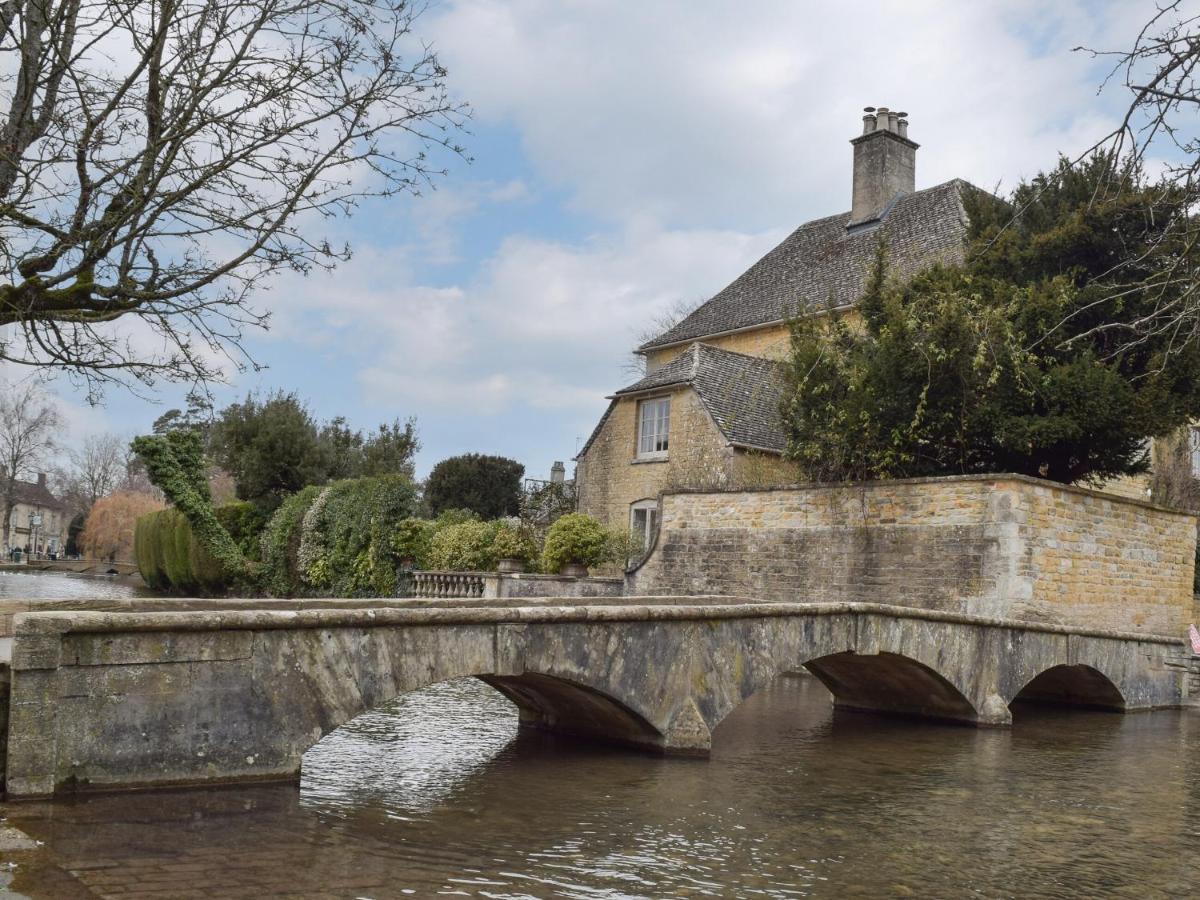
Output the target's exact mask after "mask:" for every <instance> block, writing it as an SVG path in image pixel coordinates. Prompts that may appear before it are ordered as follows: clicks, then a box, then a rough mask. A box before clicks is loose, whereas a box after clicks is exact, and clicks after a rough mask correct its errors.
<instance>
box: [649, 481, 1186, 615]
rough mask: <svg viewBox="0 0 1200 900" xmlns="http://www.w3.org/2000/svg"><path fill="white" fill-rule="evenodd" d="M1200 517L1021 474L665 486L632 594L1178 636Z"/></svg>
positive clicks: (1184, 612)
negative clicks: (689, 489)
mask: <svg viewBox="0 0 1200 900" xmlns="http://www.w3.org/2000/svg"><path fill="white" fill-rule="evenodd" d="M1195 547H1196V518H1195V517H1194V516H1191V515H1188V514H1185V513H1181V512H1176V511H1172V510H1167V509H1162V508H1159V507H1155V506H1152V505H1150V504H1147V503H1143V502H1138V501H1136V500H1132V499H1126V498H1118V497H1113V496H1111V495H1106V494H1102V493H1099V492H1095V491H1090V490H1086V489H1082V488H1075V487H1068V486H1064V485H1057V484H1053V483H1049V482H1044V481H1040V480H1037V479H1032V478H1026V477H1023V476H1016V475H994V476H970V477H957V478H935V479H907V480H897V481H890V482H873V483H866V484H858V485H807V486H799V487H790V488H779V489H767V490H759V491H738V492H725V493H686V492H684V493H674V494H666V495H664V496H663V498H662V520H661V526H660V530H659V536H658V540H657V543H656V545H655V547H654V549H653V550H652V552H651V553H650V555H649V556H648V557H647V559H646V560H645V561H644V562H643V564H642V565H641V566H640V567H639V568H637V569H636V570H634V571H633V572H631V573H630V574H629V575H628V576H627V584H626V593H628V594H631V595H638V594H640V595H655V594H724V595H737V596H746V597H753V598H755V599H757V600H761V601H807V602H875V603H887V604H894V605H898V606H905V607H915V608H920V609H931V610H941V611H945V612H956V613H963V614H971V615H983V616H992V617H997V618H1004V619H1011V620H1017V621H1029V622H1044V623H1055V624H1062V625H1077V626H1083V627H1091V628H1102V629H1114V630H1123V631H1134V632H1138V631H1141V632H1146V633H1158V634H1179V633H1181V630H1182V629H1184V628H1186V626H1187V623H1188V622H1189V621H1190V619H1191V617H1192V615H1193V596H1192V575H1193V567H1194V563H1195Z"/></svg>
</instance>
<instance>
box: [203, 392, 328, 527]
mask: <svg viewBox="0 0 1200 900" xmlns="http://www.w3.org/2000/svg"><path fill="white" fill-rule="evenodd" d="M209 453H210V455H211V457H212V459H213V461H214V462H215V463H216V464H217V465H219V466H220V467H221V468H222V469H224V470H225V471H227V472H229V473H230V474H231V475H232V476H233V480H234V484H235V485H236V487H237V495H238V498H239V499H242V500H249V501H251V502H253V503H255V504H257V505H259V506H261V507H262V508H263V509H266V510H272V509H274V508H275V507H277V506H278V505H279V504H280V503H281V502H282V501H283V498H284V497H286V496H288V495H289V494H294V493H295V492H296V491H298V490H300V489H301V488H303V487H305V486H307V485H310V484H324V483H325V482H326V481H327V480H328V477H329V468H330V456H329V453H328V452H327V450H326V448H325V446H324V445H323V444H322V442H321V440H320V435H319V432H318V428H317V423H316V421H315V420H314V419H313V416H312V414H311V413H310V412H309V410H308V407H307V406H305V404H304V403H303V402H302V401H301V400H300V399H299V398H298V397H297V396H296V394H294V393H284V392H283V391H276V392H275V393H274V394H270V395H268V396H267V397H266V399H261V400H260V399H259V398H258V397H256V396H254V395H250V396H248V397H246V399H245V400H244V401H243V402H241V403H234V404H232V405H230V406H228V407H226V408H225V409H224V410H222V411H221V412H220V413H219V414H218V415H217V417H216V419H215V421H214V422H213V424H212V429H211V431H210V434H209Z"/></svg>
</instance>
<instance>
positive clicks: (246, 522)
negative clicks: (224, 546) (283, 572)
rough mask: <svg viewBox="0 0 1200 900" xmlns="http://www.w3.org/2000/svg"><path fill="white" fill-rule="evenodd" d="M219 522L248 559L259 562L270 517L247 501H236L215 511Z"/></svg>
mask: <svg viewBox="0 0 1200 900" xmlns="http://www.w3.org/2000/svg"><path fill="white" fill-rule="evenodd" d="M214 512H215V513H216V516H217V521H218V522H220V523H221V525H222V526H224V528H225V530H226V531H227V532H229V536H230V537H231V538H233V541H234V543H236V544H237V545H238V548H239V549H240V550H241V551H242V553H243V554H244V555H245V557H246V558H247V559H251V560H258V559H260V558H261V556H262V546H261V538H262V533H263V529H264V528H266V527H267V521H268V518H269V517H268V516H266V515H264V514H263V512H262V510H261V509H260V508H259V507H258V506H256V505H255V504H253V503H250V502H249V501H247V500H235V501H234V502H233V503H226V504H225V505H224V506H218V507H217V508H216V510H214Z"/></svg>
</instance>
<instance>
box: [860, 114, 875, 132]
mask: <svg viewBox="0 0 1200 900" xmlns="http://www.w3.org/2000/svg"><path fill="white" fill-rule="evenodd" d="M874 130H875V117H874V116H870V115H867V116H863V134H870V133H871V132H872V131H874Z"/></svg>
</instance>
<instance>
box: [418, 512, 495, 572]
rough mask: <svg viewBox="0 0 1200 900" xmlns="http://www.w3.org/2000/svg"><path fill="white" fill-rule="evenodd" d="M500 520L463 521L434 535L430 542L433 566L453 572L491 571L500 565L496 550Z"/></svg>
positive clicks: (430, 560)
mask: <svg viewBox="0 0 1200 900" xmlns="http://www.w3.org/2000/svg"><path fill="white" fill-rule="evenodd" d="M498 529H499V523H497V522H478V521H470V522H462V523H460V524H458V525H451V526H449V527H448V528H443V529H441V530H440V531H438V532H437V533H436V534H434V536H433V539H432V540H431V541H430V545H429V557H428V561H429V568H430V569H434V570H440V571H450V572H491V571H493V570H494V569H495V568H496V560H497V556H496V553H495V550H494V549H493V542H494V540H495V538H496V532H497V530H498Z"/></svg>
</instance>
